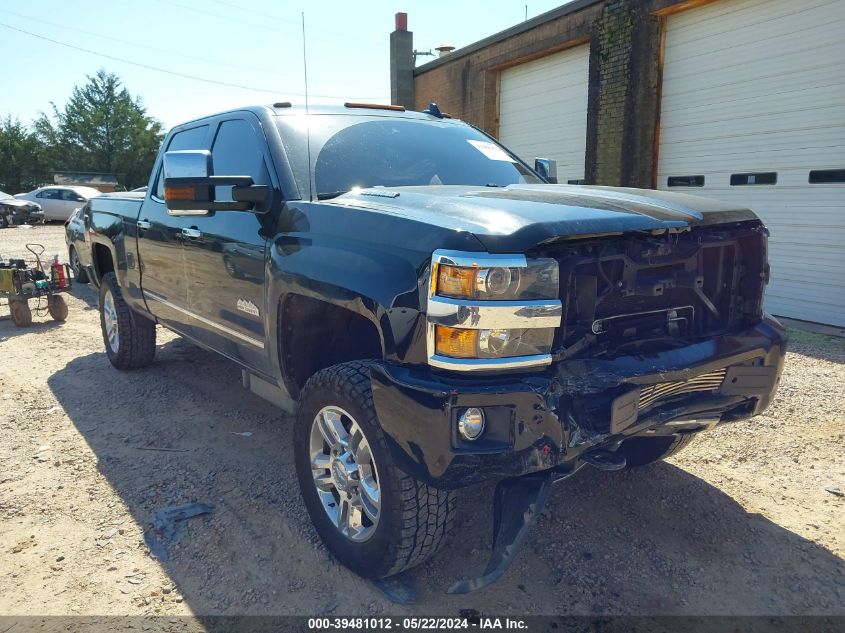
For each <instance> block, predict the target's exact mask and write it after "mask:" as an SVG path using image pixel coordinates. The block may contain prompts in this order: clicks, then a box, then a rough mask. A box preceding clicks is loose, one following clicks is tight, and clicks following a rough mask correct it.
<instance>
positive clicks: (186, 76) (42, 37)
mask: <svg viewBox="0 0 845 633" xmlns="http://www.w3.org/2000/svg"><path fill="white" fill-rule="evenodd" d="M0 26H3V27H5V28H7V29H11V30H12V31H17V32H18V33H23V34H25V35H29V36H31V37H37V38H38V39H39V40H45V41H47V42H52V43H53V44H58V45H59V46H64V47H66V48H72V49H74V50H77V51H82V52H83V53H90V54H91V55H97V56H98V57H105V58H106V59H111V60H114V61H116V62H122V63H124V64H130V65H132V66H138V67H139V68H146V69H147V70H154V71H156V72H160V73H166V74H168V75H173V76H175V77H182V78H183V79H193V80H195V81H204V82H206V83H210V84H217V85H218V86H226V87H228V88H240V89H242V90H252V91H254V92H263V93H266V94H278V93H277V91H275V90H264V89H262V88H253V87H251V86H243V85H240V84H233V83H229V82H227V81H218V80H216V79H207V78H205V77H197V76H196V75H189V74H187V73H180V72H177V71H175V70H167V69H165V68H158V67H157V66H150V65H149V64H142V63H140V62H133V61H131V60H129V59H124V58H122V57H116V56H115V55H109V54H107V53H100V52H98V51H92V50H91V49H89V48H83V47H81V46H75V45H73V44H68V43H67V42H60V41H59V40H54V39H53V38H51V37H47V36H46V35H38V34H37V33H32V32H30V31H25V30H24V29H20V28H18V27H16V26H12V25H10V24H5V23H3V22H0ZM286 94H295V93H292V92H290V93H286ZM296 96H301V95H296Z"/></svg>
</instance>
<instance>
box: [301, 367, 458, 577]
mask: <svg viewBox="0 0 845 633" xmlns="http://www.w3.org/2000/svg"><path fill="white" fill-rule="evenodd" d="M371 364H372V362H367V361H354V362H349V363H343V364H340V365H335V366H333V367H329V368H327V369H324V370H322V371H320V372H318V373H316V374H315V375H313V376H312V377H311V378H310V379H309V380H308V382H307V383H306V385H305V387H304V389H303V390H302V394H301V397H300V401H299V408H298V411H297V419H296V424H295V427H294V456H295V462H296V472H297V476H298V478H299V486H300V490H301V492H302V498H303V501H304V502H305V506H306V508H307V509H308V513H309V515H310V516H311V521H312V522H313V524H314V527H315V528H316V530H317V533H318V534H319V535H320V537H321V538H322V539H323V543H325V545H326V547H328V549H329V550H330V551H331V552H332V554H334V555H335V556H336V557H337V559H338V560H339V561H340V562H341V563H343V564H344V565H346V566H347V567H349V568H350V569H351V570H352V571H354V572H355V573H357V574H359V575H361V576H364V577H366V578H384V577H386V576H392V575H393V574H398V573H399V572H401V571H403V570H405V569H408V568H410V567H413V566H414V565H419V564H420V563H421V562H423V561H424V560H426V559H427V558H429V557H430V556H432V555H433V554H434V553H435V552H436V551H437V550H438V549H439V548H440V547H441V546H442V545H443V543H444V542H445V541H446V538H447V536H448V534H449V532H450V531H451V528H452V519H453V516H454V509H455V493H454V492H451V491H446V490H439V489H437V488H433V487H431V486H428V485H427V484H425V483H424V482H422V481H419V480H417V479H415V478H414V477H412V476H410V475H408V474H406V473H405V472H403V471H401V470H400V469H399V468H398V466H397V465H396V463H395V462H394V460H393V456H392V455H391V453H390V449H388V446H387V441H386V438H385V435H384V432H383V431H382V430H381V425H380V424H379V422H378V419H377V417H376V411H375V407H374V405H373V395H372V391H371V390H370V365H371ZM327 412H328V413H327ZM324 415H333V416H334V417H333V421H335V422H337V423H338V424H339V425H340V426H342V427H345V430H342V431H341V433H342V434H346V431H350V432H349V433H348V434H346V435H345V443H344V440H343V439H341V440H340V441H339V442H337V443H336V444H337V445H339V446H342V448H340V456H341V458H342V456H343V455H344V454H346V453H344V451H348V452H351V453H354V456H353V457H354V460H353V461H351V462H345V463H351V465H352V467H353V468H356V467H357V468H358V472H356V473H355V474H356V475H359V476H358V477H355V475H352V476H351V477H350V478H346V476H345V473H346V466H344V467H343V468H342V471H341V475H340V476H338V475H337V474H336V471H335V469H334V465H333V464H334V462H333V461H332V460H334V461H338V460H340V458H337V457H333V455H334V453H333V450H332V445H330V444H328V442H327V443H326V444H325V445H324V444H323V442H322V440H321V437H325V435H324V434H323V433H322V431H321V426H322V425H321V424H320V422H326V418H324V417H321V416H324ZM318 420H319V421H318ZM332 428H339V427H332ZM359 431H360V433H361V434H363V440H360V439H358V440H356V438H357V437H359V433H358V432H359ZM335 437H341V435H338V436H335ZM364 443H366V445H367V446H366V448H365V449H363V450H360V449H361V446H362V444H364ZM361 453H363V454H364V457H361V456H360V455H361ZM318 460H322V461H321V464H322V465H317V466H316V467H315V464H316V462H317V461H318ZM361 464H364V466H363V468H361V467H360V465H361ZM372 473H375V477H372ZM333 478H334V479H333ZM315 479H320V480H321V481H322V482H324V483H322V485H321V487H320V489H319V490H318V487H317V483H316V481H315ZM330 480H331V481H343V482H344V484H348V483H350V482H352V486H351V489H352V493H351V497H348V496H346V495H345V493H344V492H342V490H343V489H345V488H346V485H343V486H335V485H334V484H332V482H331V481H330ZM365 480H368V481H369V485H370V486H371V487H372V484H373V483H375V484H376V485H375V489H376V490H377V491H378V504H377V513H374V512H373V509H372V507H370V508H368V509H366V508H365V511H364V512H362V511H361V510H358V514H357V515H356V514H355V499H356V498H357V497H360V498H361V499H364V491H363V488H364V485H363V484H364V481H365ZM356 484H357V488H356ZM356 490H357V491H358V492H357V493H356ZM356 495H357V497H356ZM344 498H347V499H351V500H350V501H346V502H344ZM366 499H369V500H372V499H373V495H372V494H369V495H368V496H367V497H366ZM335 500H336V504H337V505H336V506H332V503H333V501H335ZM344 503H346V504H347V505H346V508H347V510H346V512H347V515H346V516H351V517H352V520H351V522H349V521H346V522H345V521H343V520H342V519H341V518H340V517H341V516H343V515H342V512H343V508H344ZM366 512H369V513H368V514H367V513H366ZM330 514H335V517H334V518H332V517H330ZM373 514H375V517H376V518H375V521H373V520H372V518H371V516H370V515H373ZM338 524H340V525H341V526H342V527H340V528H339V527H338ZM350 526H351V527H350ZM344 529H345V530H346V531H345V532H344V531H343V530H344ZM356 538H357V539H358V540H355V539H356ZM362 539H363V540H362Z"/></svg>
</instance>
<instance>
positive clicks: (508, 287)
mask: <svg viewBox="0 0 845 633" xmlns="http://www.w3.org/2000/svg"><path fill="white" fill-rule="evenodd" d="M507 257H508V258H509V259H510V258H511V256H507ZM491 263H492V262H491ZM436 266H437V287H436V292H435V294H437V295H440V296H443V297H454V298H460V299H484V300H499V301H507V300H511V301H512V300H518V299H526V300H533V299H557V297H558V285H559V281H558V265H557V262H556V261H555V260H553V259H529V260H525V265H524V266H522V267H516V266H455V265H451V264H446V263H442V264H437V265H436Z"/></svg>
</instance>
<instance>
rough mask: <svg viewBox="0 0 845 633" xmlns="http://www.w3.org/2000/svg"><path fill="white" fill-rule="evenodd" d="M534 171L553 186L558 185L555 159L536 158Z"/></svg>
mask: <svg viewBox="0 0 845 633" xmlns="http://www.w3.org/2000/svg"><path fill="white" fill-rule="evenodd" d="M534 171H536V172H537V173H538V174H540V176H542V177H543V180H545V181H546V182H550V183H553V184H557V161H556V160H555V159H553V158H535V159H534Z"/></svg>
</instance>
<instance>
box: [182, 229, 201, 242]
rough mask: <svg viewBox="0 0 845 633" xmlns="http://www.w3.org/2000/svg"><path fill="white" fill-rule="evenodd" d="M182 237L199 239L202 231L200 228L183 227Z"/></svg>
mask: <svg viewBox="0 0 845 633" xmlns="http://www.w3.org/2000/svg"><path fill="white" fill-rule="evenodd" d="M182 237H187V238H188V239H189V240H198V239H199V238H201V237H202V231H200V230H198V229H182Z"/></svg>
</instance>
